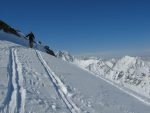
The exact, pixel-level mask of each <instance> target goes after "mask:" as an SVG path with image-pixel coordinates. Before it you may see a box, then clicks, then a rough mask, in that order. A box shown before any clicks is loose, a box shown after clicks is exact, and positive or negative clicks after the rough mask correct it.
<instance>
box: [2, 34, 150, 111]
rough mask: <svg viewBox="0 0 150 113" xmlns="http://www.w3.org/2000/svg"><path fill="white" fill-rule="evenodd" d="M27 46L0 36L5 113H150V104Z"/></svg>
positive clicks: (8, 35)
mask: <svg viewBox="0 0 150 113" xmlns="http://www.w3.org/2000/svg"><path fill="white" fill-rule="evenodd" d="M4 36H5V38H3V37H4ZM12 40H13V41H12ZM15 41H16V42H15ZM26 44H27V42H26V41H25V42H24V43H22V40H18V39H17V38H16V37H15V36H13V35H10V34H5V33H0V76H1V77H0V78H1V79H0V112H1V113H149V111H150V105H149V104H146V103H144V102H141V101H139V100H137V99H136V98H133V97H132V96H130V95H129V94H127V93H124V92H123V91H121V90H120V89H118V88H116V87H114V86H112V85H111V84H109V83H107V82H105V81H104V80H103V79H100V78H99V77H96V76H95V75H92V74H91V73H89V72H87V71H85V70H83V69H81V68H79V67H77V66H75V65H74V64H71V63H68V62H65V61H63V60H60V59H57V58H55V57H53V56H50V55H48V54H46V53H45V52H42V51H39V50H38V49H37V48H35V49H30V48H28V47H27V45H26Z"/></svg>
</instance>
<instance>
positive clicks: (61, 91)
mask: <svg viewBox="0 0 150 113" xmlns="http://www.w3.org/2000/svg"><path fill="white" fill-rule="evenodd" d="M36 54H37V56H38V58H39V60H40V61H41V63H42V65H43V66H44V68H45V70H46V71H47V73H48V75H49V79H50V80H51V82H52V83H53V85H54V87H55V89H56V92H57V93H58V96H59V97H60V98H61V99H62V100H63V102H64V103H65V105H66V106H67V108H68V109H69V110H70V112H71V113H80V109H79V108H78V107H77V106H76V104H75V103H74V102H73V101H72V100H71V99H70V97H69V96H68V95H67V88H66V87H65V85H64V84H63V82H61V80H60V79H59V77H58V76H57V75H56V74H55V73H54V72H53V71H52V70H51V68H50V67H49V66H48V64H47V63H46V61H45V60H44V59H43V57H42V55H41V53H40V52H39V51H37V50H36Z"/></svg>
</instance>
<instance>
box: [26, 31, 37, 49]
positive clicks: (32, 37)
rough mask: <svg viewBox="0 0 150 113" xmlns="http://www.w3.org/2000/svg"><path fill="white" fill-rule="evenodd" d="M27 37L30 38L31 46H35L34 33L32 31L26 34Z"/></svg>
mask: <svg viewBox="0 0 150 113" xmlns="http://www.w3.org/2000/svg"><path fill="white" fill-rule="evenodd" d="M26 37H28V38H29V47H30V48H33V42H34V39H35V37H34V34H33V33H32V32H30V33H29V34H28V35H26Z"/></svg>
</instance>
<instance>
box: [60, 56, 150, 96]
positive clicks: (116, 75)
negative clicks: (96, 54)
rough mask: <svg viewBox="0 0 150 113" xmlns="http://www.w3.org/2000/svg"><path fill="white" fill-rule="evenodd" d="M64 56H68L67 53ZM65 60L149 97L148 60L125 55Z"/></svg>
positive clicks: (149, 70) (149, 71) (149, 67)
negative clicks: (108, 57) (114, 57)
mask: <svg viewBox="0 0 150 113" xmlns="http://www.w3.org/2000/svg"><path fill="white" fill-rule="evenodd" d="M64 56H65V53H64ZM66 56H68V53H67V54H66ZM69 56H71V55H69ZM63 58H65V57H63ZM72 58H74V57H72ZM66 61H70V62H71V61H73V62H72V63H74V64H76V65H78V66H79V67H81V68H84V69H87V70H89V71H90V72H93V73H94V74H97V75H99V76H101V77H103V78H105V79H107V80H110V81H112V82H113V83H115V84H117V85H119V86H120V87H121V88H127V89H128V90H131V91H134V92H133V93H134V94H135V93H136V95H139V96H144V97H147V98H150V62H149V61H147V60H146V61H144V60H142V59H141V58H139V57H130V56H125V57H123V58H120V59H111V60H109V61H104V60H102V59H98V58H86V59H83V58H82V59H81V58H80V59H78V58H74V59H73V60H66Z"/></svg>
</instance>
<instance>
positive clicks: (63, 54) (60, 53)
mask: <svg viewBox="0 0 150 113" xmlns="http://www.w3.org/2000/svg"><path fill="white" fill-rule="evenodd" d="M56 56H57V58H60V59H62V60H65V61H68V62H73V61H74V56H71V55H70V54H69V53H68V52H67V51H58V52H57V54H56Z"/></svg>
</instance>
